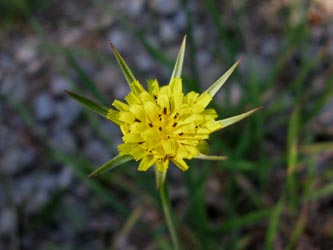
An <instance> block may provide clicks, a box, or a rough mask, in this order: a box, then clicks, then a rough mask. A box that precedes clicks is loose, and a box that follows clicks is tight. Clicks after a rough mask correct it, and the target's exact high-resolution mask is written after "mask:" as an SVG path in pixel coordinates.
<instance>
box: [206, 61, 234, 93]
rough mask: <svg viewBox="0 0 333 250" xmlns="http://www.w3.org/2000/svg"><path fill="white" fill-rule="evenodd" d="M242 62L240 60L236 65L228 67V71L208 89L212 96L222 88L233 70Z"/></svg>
mask: <svg viewBox="0 0 333 250" xmlns="http://www.w3.org/2000/svg"><path fill="white" fill-rule="evenodd" d="M239 63H240V60H238V61H237V62H235V63H234V65H232V66H231V68H230V69H228V71H227V72H225V73H224V74H223V75H222V76H221V77H220V78H219V79H217V81H216V82H214V83H213V84H212V85H211V86H210V87H209V88H208V89H207V90H206V92H208V93H209V94H210V95H211V96H212V97H213V96H214V95H215V94H216V93H217V92H218V91H219V90H220V88H221V87H222V86H223V85H224V83H225V82H226V81H227V80H228V78H229V77H230V75H231V74H232V72H234V70H235V69H236V67H237V66H238V64H239Z"/></svg>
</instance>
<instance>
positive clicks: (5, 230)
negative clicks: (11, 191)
mask: <svg viewBox="0 0 333 250" xmlns="http://www.w3.org/2000/svg"><path fill="white" fill-rule="evenodd" d="M0 211H1V212H0V234H1V235H7V236H8V235H12V234H13V233H14V232H15V230H16V225H17V215H16V213H15V210H14V209H13V208H9V207H3V208H1V210H0Z"/></svg>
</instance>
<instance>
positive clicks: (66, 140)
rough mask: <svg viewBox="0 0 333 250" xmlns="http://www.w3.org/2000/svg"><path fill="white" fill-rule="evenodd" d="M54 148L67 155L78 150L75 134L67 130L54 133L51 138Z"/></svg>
mask: <svg viewBox="0 0 333 250" xmlns="http://www.w3.org/2000/svg"><path fill="white" fill-rule="evenodd" d="M50 143H51V145H52V146H53V147H55V148H57V149H60V150H61V151H63V152H65V153H73V152H75V150H76V142H75V138H74V137H73V133H71V132H69V131H68V130H66V129H58V130H56V131H54V132H53V134H52V135H51V138H50Z"/></svg>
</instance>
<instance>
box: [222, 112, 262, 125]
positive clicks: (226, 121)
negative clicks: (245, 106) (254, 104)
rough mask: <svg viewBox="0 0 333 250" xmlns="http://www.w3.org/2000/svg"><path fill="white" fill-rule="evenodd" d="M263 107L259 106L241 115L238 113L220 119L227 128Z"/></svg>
mask: <svg viewBox="0 0 333 250" xmlns="http://www.w3.org/2000/svg"><path fill="white" fill-rule="evenodd" d="M260 109H261V107H259V108H255V109H252V110H250V111H248V112H246V113H243V114H240V115H236V116H232V117H229V118H226V119H223V120H219V122H220V123H221V124H222V128H226V127H228V126H230V125H232V124H234V123H236V122H239V121H240V120H243V119H244V118H246V117H248V116H250V115H252V114H253V113H255V112H257V111H258V110H260Z"/></svg>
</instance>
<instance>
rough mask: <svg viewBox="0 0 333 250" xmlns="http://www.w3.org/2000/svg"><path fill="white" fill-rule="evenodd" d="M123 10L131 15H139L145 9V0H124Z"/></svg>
mask: <svg viewBox="0 0 333 250" xmlns="http://www.w3.org/2000/svg"><path fill="white" fill-rule="evenodd" d="M122 2H123V6H122V9H123V11H124V12H125V13H126V14H127V16H129V17H136V16H139V15H140V14H141V13H142V12H143V10H144V4H145V1H144V0H123V1H122Z"/></svg>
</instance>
